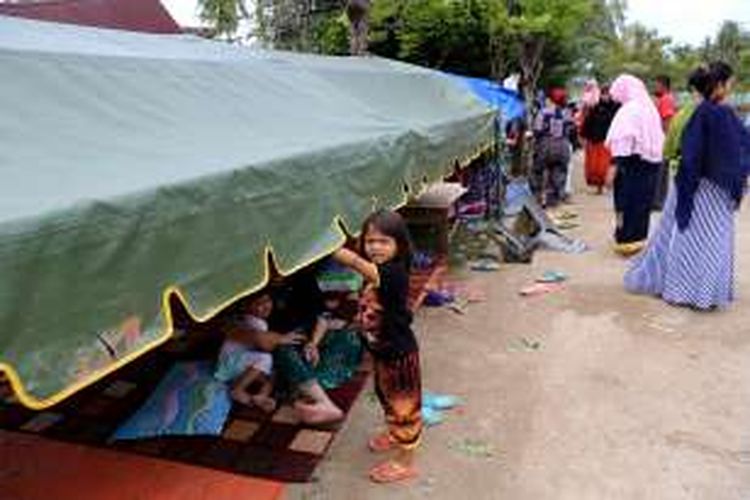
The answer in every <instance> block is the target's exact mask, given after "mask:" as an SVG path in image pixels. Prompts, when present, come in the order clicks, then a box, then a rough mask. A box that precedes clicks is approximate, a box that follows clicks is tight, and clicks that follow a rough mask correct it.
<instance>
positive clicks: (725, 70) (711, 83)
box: [688, 61, 734, 99]
mask: <svg viewBox="0 0 750 500" xmlns="http://www.w3.org/2000/svg"><path fill="white" fill-rule="evenodd" d="M732 76H734V70H733V69H732V67H731V66H730V65H728V64H727V63H725V62H722V61H717V62H712V63H711V64H709V65H708V67H705V66H702V67H699V68H698V69H696V70H695V71H693V73H692V74H691V75H690V80H689V81H688V82H689V84H690V86H691V87H693V88H695V89H696V90H697V91H698V92H700V93H701V95H703V97H704V98H705V99H710V98H711V96H712V95H713V93H714V91H715V90H716V87H718V86H719V85H721V84H724V83H726V82H728V81H729V80H730V79H731V78H732Z"/></svg>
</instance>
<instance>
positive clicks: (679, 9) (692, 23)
mask: <svg viewBox="0 0 750 500" xmlns="http://www.w3.org/2000/svg"><path fill="white" fill-rule="evenodd" d="M375 1H377V0H375ZM162 3H163V4H164V6H165V7H167V9H168V10H169V11H170V12H171V13H172V16H174V18H175V19H176V20H177V22H178V23H180V24H182V25H197V24H198V18H197V16H196V3H197V2H196V0H162ZM628 5H629V8H628V20H629V21H631V22H632V21H638V22H641V23H643V24H645V25H646V26H648V27H650V28H655V29H657V30H658V31H659V33H660V34H662V35H666V36H669V37H671V38H672V39H673V40H674V41H675V42H679V43H690V44H694V45H695V44H700V43H701V42H702V41H703V40H704V39H705V38H706V37H707V36H713V35H714V34H715V33H716V32H717V30H718V29H719V26H720V25H721V23H722V21H724V20H725V19H731V20H734V21H738V22H740V23H744V27H745V28H746V29H750V0H708V1H697V0H628Z"/></svg>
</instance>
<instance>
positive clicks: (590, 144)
mask: <svg viewBox="0 0 750 500" xmlns="http://www.w3.org/2000/svg"><path fill="white" fill-rule="evenodd" d="M584 105H585V106H586V110H585V112H584V113H585V114H584V119H583V125H582V127H581V137H583V139H584V140H585V141H586V144H585V155H586V161H585V171H586V184H588V185H589V186H592V187H595V188H596V190H597V193H598V194H602V192H603V190H604V185H605V184H606V182H607V172H608V171H609V165H610V163H611V162H612V155H611V154H610V152H609V149H608V148H607V146H606V145H605V144H604V140H605V139H606V138H607V132H608V131H609V126H610V125H611V124H612V120H613V119H614V117H615V114H616V113H617V108H618V105H617V103H616V102H614V101H613V100H612V97H611V96H610V95H609V88H608V87H602V89H601V90H600V89H599V86H598V85H597V83H596V82H595V81H592V82H589V83H588V84H587V87H586V90H584Z"/></svg>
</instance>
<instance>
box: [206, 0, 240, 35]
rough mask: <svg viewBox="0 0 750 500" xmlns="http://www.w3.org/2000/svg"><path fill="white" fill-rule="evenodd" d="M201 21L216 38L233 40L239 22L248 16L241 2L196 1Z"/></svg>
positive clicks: (237, 0) (225, 0)
mask: <svg viewBox="0 0 750 500" xmlns="http://www.w3.org/2000/svg"><path fill="white" fill-rule="evenodd" d="M198 11H199V15H200V18H201V21H203V22H205V23H206V24H208V25H209V26H210V27H211V28H213V31H214V33H215V35H216V36H218V37H223V38H226V39H227V40H230V41H231V40H234V36H235V34H236V33H237V27H238V26H239V23H240V20H242V19H248V18H249V17H250V14H249V12H248V10H247V8H246V7H245V3H244V2H243V0H198Z"/></svg>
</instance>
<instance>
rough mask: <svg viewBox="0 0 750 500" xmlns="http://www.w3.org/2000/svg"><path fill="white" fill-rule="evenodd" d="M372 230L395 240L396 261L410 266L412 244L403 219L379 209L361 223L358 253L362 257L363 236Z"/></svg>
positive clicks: (363, 247) (394, 213) (391, 212)
mask: <svg viewBox="0 0 750 500" xmlns="http://www.w3.org/2000/svg"><path fill="white" fill-rule="evenodd" d="M371 227H372V228H374V229H376V230H378V231H379V232H381V233H383V234H384V235H386V236H389V237H391V238H393V239H394V240H396V257H395V258H396V259H398V260H400V261H401V262H403V263H404V264H406V265H407V266H410V265H411V254H412V244H411V237H410V236H409V229H408V228H407V227H406V222H405V221H404V218H403V217H401V215H399V214H398V213H396V212H393V211H391V210H385V209H381V210H378V211H376V212H373V213H371V214H370V215H369V217H367V219H365V221H364V223H362V234H361V236H360V253H362V254H363V255H364V250H365V235H366V234H367V230H368V229H370V228H371Z"/></svg>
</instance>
